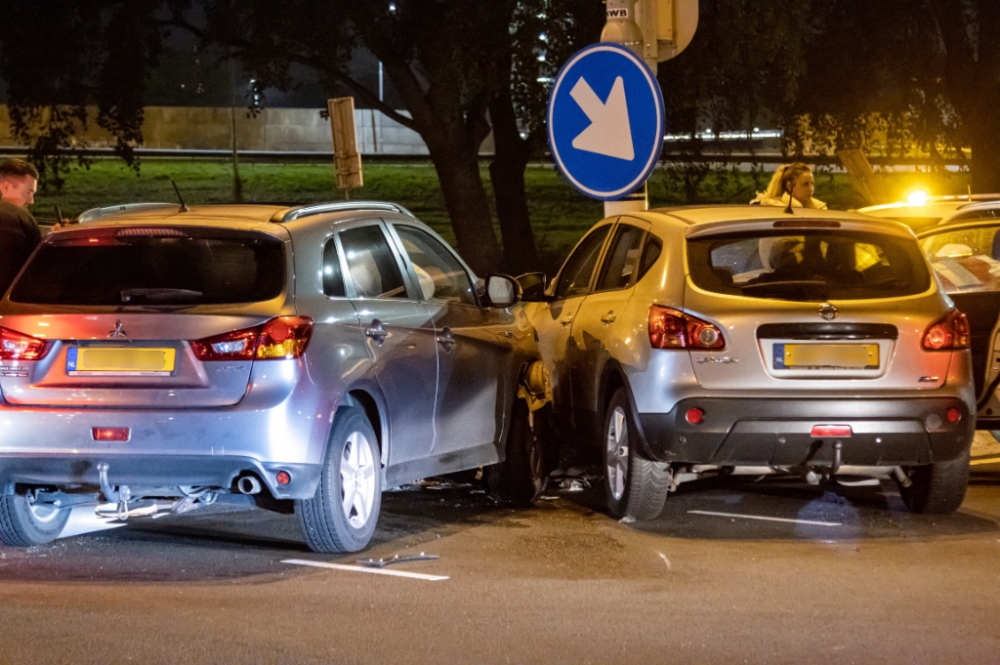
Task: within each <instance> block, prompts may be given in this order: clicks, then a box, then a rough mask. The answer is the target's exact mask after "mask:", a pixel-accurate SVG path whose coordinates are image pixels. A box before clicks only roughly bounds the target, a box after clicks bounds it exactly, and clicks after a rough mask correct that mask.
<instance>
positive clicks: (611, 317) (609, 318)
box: [601, 310, 618, 323]
mask: <svg viewBox="0 0 1000 665" xmlns="http://www.w3.org/2000/svg"><path fill="white" fill-rule="evenodd" d="M616 318H618V317H616V316H615V310H611V311H609V312H608V313H607V314H605V315H604V316H602V317H601V322H602V323H614V322H615V319H616Z"/></svg>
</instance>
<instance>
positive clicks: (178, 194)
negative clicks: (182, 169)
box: [170, 178, 188, 212]
mask: <svg viewBox="0 0 1000 665" xmlns="http://www.w3.org/2000/svg"><path fill="white" fill-rule="evenodd" d="M170 184H171V185H173V186H174V191H175V192H177V200H178V201H180V202H181V208H180V210H178V211H177V212H187V211H188V207H187V206H186V205H184V197H183V196H181V190H179V189H178V188H177V183H176V182H174V179H173V178H171V179H170Z"/></svg>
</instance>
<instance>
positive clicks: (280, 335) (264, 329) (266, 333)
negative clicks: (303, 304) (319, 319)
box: [256, 316, 313, 360]
mask: <svg viewBox="0 0 1000 665" xmlns="http://www.w3.org/2000/svg"><path fill="white" fill-rule="evenodd" d="M312 330H313V322H312V319H309V318H306V317H303V316H279V317H278V318H276V319H271V320H270V321H268V322H267V323H265V324H264V325H263V326H261V330H260V335H258V336H257V354H256V358H257V360H274V359H278V358H301V357H302V354H303V353H305V350H306V347H307V346H309V338H310V337H312Z"/></svg>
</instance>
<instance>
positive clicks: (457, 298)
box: [395, 224, 476, 305]
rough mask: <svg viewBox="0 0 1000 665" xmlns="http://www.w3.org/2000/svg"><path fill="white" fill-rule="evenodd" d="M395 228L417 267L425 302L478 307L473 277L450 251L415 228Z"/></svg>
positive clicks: (415, 270) (416, 270) (414, 267)
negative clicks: (444, 301)
mask: <svg viewBox="0 0 1000 665" xmlns="http://www.w3.org/2000/svg"><path fill="white" fill-rule="evenodd" d="M395 228H396V233H398V234H399V239H400V240H402V241H403V249H404V250H405V251H406V255H407V256H409V257H410V261H411V262H412V263H413V271H414V272H415V273H416V274H417V282H418V283H419V284H420V293H421V295H422V296H423V298H424V299H425V300H432V299H433V300H447V301H449V302H457V303H464V304H466V305H475V304H476V299H475V296H474V295H473V294H472V282H471V281H470V280H469V275H468V274H467V273H466V272H465V269H464V268H462V264H461V263H459V262H458V259H456V258H455V256H454V255H453V254H452V253H451V251H450V250H449V249H448V248H447V247H445V246H444V245H442V244H441V243H440V242H438V241H437V240H436V239H435V238H434V237H433V236H431V235H429V234H427V233H425V232H424V231H421V230H420V229H416V228H414V227H412V226H406V225H403V224H400V225H399V226H396V227H395Z"/></svg>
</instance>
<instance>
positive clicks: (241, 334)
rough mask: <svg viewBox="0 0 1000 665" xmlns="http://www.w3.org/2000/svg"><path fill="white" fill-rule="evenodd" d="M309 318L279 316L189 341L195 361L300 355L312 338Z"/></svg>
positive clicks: (269, 358) (271, 358) (297, 356)
mask: <svg viewBox="0 0 1000 665" xmlns="http://www.w3.org/2000/svg"><path fill="white" fill-rule="evenodd" d="M312 326H313V322H312V319H310V318H307V317H303V316H279V317H276V318H273V319H271V320H270V321H267V322H266V323H263V324H261V325H259V326H254V327H253V328H244V329H241V330H233V331H231V332H227V333H223V334H221V335H215V336H214V337H206V338H205V339H199V340H197V341H194V342H191V348H192V350H193V351H194V355H195V356H196V357H197V358H198V360H206V361H207V360H251V359H254V358H256V359H257V360H281V359H294V358H301V357H302V354H303V353H305V351H306V347H307V346H309V339H310V338H311V337H312Z"/></svg>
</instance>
